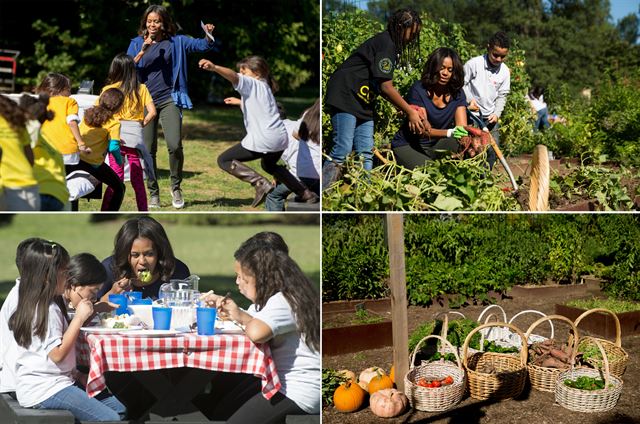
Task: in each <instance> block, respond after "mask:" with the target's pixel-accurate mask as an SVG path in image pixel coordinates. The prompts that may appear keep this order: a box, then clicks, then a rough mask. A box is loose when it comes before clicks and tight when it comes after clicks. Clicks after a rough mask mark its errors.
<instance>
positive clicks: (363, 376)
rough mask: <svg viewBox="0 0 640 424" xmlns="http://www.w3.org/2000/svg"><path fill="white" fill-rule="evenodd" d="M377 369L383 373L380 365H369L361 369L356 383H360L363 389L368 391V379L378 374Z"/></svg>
mask: <svg viewBox="0 0 640 424" xmlns="http://www.w3.org/2000/svg"><path fill="white" fill-rule="evenodd" d="M378 371H380V372H381V373H382V374H384V373H385V372H384V370H383V369H382V368H380V367H370V368H367V369H365V370H363V371H362V372H361V373H360V378H359V379H358V384H359V385H360V387H362V388H363V389H364V390H366V391H368V390H369V381H371V379H372V378H373V377H375V376H376V375H378Z"/></svg>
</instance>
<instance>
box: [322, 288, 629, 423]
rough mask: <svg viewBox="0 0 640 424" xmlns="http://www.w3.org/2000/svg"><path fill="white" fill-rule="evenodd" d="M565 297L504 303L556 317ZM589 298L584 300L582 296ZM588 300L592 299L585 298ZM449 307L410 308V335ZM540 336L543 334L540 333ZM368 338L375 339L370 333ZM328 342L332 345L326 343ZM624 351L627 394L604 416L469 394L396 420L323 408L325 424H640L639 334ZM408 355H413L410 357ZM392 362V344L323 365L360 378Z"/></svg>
mask: <svg viewBox="0 0 640 424" xmlns="http://www.w3.org/2000/svg"><path fill="white" fill-rule="evenodd" d="M579 297H581V296H578V295H576V296H572V297H568V296H566V295H548V296H547V295H545V296H536V297H531V296H526V297H525V296H522V297H520V296H518V297H515V296H514V297H513V298H507V299H503V300H501V301H500V302H499V304H500V306H502V307H503V308H504V309H505V311H506V312H507V317H508V318H511V317H512V316H513V315H514V314H516V313H517V312H519V311H522V310H524V309H537V310H539V311H541V312H544V313H546V314H553V313H554V307H555V304H556V303H564V302H566V301H567V300H570V299H572V298H579ZM582 297H585V296H582ZM586 297H591V296H590V295H589V296H586ZM483 309H484V307H483V306H468V307H465V308H461V309H458V311H460V312H463V313H464V314H465V315H466V316H467V317H469V318H473V319H477V317H478V315H479V314H480V312H481V311H482V310H483ZM445 310H446V309H445V308H444V307H442V306H440V305H435V306H431V307H429V308H423V307H415V306H410V307H409V309H408V312H407V313H408V321H409V334H411V332H412V331H413V330H414V329H415V328H416V327H418V326H419V325H420V324H422V323H424V322H426V321H430V320H432V319H434V316H435V315H436V314H437V313H438V312H441V311H445ZM335 319H337V317H336V315H335V314H328V316H326V317H325V316H324V315H323V325H330V321H332V320H335ZM534 320H535V317H534V316H527V317H526V318H523V319H522V321H518V322H517V324H518V325H519V327H520V328H521V329H523V331H526V329H527V328H528V326H529V325H530V324H531V323H532V322H533V321H534ZM543 327H544V325H541V326H540V327H539V330H540V331H539V334H543V335H546V334H547V333H546V332H545V331H546V329H545V328H543ZM536 332H537V333H538V331H536ZM556 334H557V337H559V338H560V339H562V337H563V336H564V335H565V334H566V331H565V327H564V326H563V325H562V323H558V325H557V326H556ZM368 336H369V337H375V335H373V334H369V335H368ZM325 343H327V341H325ZM622 347H623V348H624V349H625V350H626V351H627V353H628V354H629V364H628V366H627V370H626V373H625V374H624V376H623V380H624V386H623V388H622V395H621V396H620V400H619V401H618V404H617V405H616V407H615V408H614V409H613V410H611V411H609V412H604V413H596V414H586V413H578V412H572V411H569V410H567V409H564V408H563V407H561V406H559V405H557V404H555V403H554V395H553V393H546V392H539V391H535V390H530V389H529V387H528V386H527V388H526V389H525V391H524V392H523V394H522V395H521V396H520V397H519V398H518V399H512V400H505V401H501V402H492V401H478V400H475V399H471V398H469V397H468V396H465V398H463V400H462V402H461V403H460V404H458V405H457V406H456V407H454V408H453V409H452V410H449V411H447V412H440V413H429V412H420V411H413V410H408V411H407V412H405V413H404V414H403V415H401V416H400V417H397V418H393V419H383V418H378V417H376V416H374V415H373V414H372V413H371V411H370V409H369V408H368V407H366V408H363V409H361V410H360V411H357V412H354V413H340V412H338V411H336V410H335V409H334V408H333V407H332V406H327V407H325V408H324V409H323V413H322V422H323V424H331V423H336V424H337V423H340V424H342V423H353V424H369V423H418V422H420V423H438V424H445V423H447V424H450V423H465V424H475V423H478V424H480V423H483V424H484V423H492V424H493V423H500V424H503V423H505V424H508V423H514V424H515V423H518V424H522V423H525V422H526V423H536V424H544V423H547V424H561V423H567V424H577V423H580V424H582V423H585V424H614V423H616V424H617V423H621V424H622V423H640V408H638V404H639V403H640V359H639V357H640V336H639V335H634V336H628V337H624V338H623V339H622ZM407 354H408V353H407ZM392 359H393V349H392V347H391V346H389V347H385V348H380V349H368V350H363V351H360V352H356V353H348V354H342V355H336V356H323V358H322V366H323V367H324V368H333V369H345V368H346V369H350V370H353V371H355V372H356V374H358V373H359V372H360V371H361V370H363V369H365V368H367V367H370V366H374V365H376V366H380V367H382V368H385V369H386V370H387V371H388V370H389V368H390V366H391V362H392Z"/></svg>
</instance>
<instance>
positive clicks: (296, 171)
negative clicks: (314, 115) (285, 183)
mask: <svg viewBox="0 0 640 424" xmlns="http://www.w3.org/2000/svg"><path fill="white" fill-rule="evenodd" d="M303 117H304V115H303ZM283 122H284V126H285V127H286V128H287V135H288V136H289V145H288V146H287V148H286V150H285V151H284V153H282V160H283V161H285V162H286V163H287V165H288V166H289V171H290V172H291V174H293V175H295V176H296V177H298V178H312V179H318V180H319V179H320V163H321V156H322V153H321V151H320V144H316V143H314V142H312V141H307V140H298V139H296V138H295V137H294V136H293V133H294V132H295V131H298V129H299V128H300V124H301V123H302V118H300V119H298V120H297V121H292V120H290V119H284V120H283Z"/></svg>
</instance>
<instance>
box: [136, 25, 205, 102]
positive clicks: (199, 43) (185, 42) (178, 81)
mask: <svg viewBox="0 0 640 424" xmlns="http://www.w3.org/2000/svg"><path fill="white" fill-rule="evenodd" d="M169 41H170V42H171V44H172V46H173V51H172V57H173V64H172V66H171V70H172V72H173V92H172V93H171V95H172V97H173V101H174V102H175V104H176V106H178V107H179V108H181V109H192V108H193V104H192V103H191V99H190V98H189V94H188V93H187V53H198V52H206V51H209V50H213V49H214V48H215V44H213V43H212V44H209V41H208V39H207V38H191V37H189V36H186V35H174V36H173V37H171V38H170V39H169ZM143 42H144V39H143V38H142V37H141V36H137V37H135V38H132V39H131V43H130V44H129V49H128V50H127V54H128V55H129V56H131V57H135V56H136V55H137V54H138V52H139V51H140V49H142V43H143ZM215 50H217V48H216V49H215ZM144 66H145V62H144V56H142V59H140V62H138V64H137V65H136V67H137V68H144Z"/></svg>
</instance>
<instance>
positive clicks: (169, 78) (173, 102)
mask: <svg viewBox="0 0 640 424" xmlns="http://www.w3.org/2000/svg"><path fill="white" fill-rule="evenodd" d="M206 27H207V31H208V32H211V31H213V28H214V26H213V25H211V24H206ZM213 47H214V44H213V40H212V39H210V38H207V36H206V35H205V37H204V38H200V39H195V38H191V37H188V36H185V35H176V26H175V24H174V23H173V20H172V19H171V16H169V13H168V12H167V9H166V8H165V7H163V6H158V5H151V6H149V7H148V8H147V10H146V11H145V12H144V14H143V15H142V19H141V20H140V28H139V29H138V36H137V37H135V38H133V39H132V40H131V44H129V49H128V50H127V54H128V55H129V56H131V57H133V60H134V62H135V63H136V67H137V70H138V77H139V79H140V83H142V84H146V86H147V88H148V89H149V92H150V93H151V97H152V99H153V103H154V104H155V106H156V110H157V111H158V114H157V116H156V118H155V119H154V120H153V121H151V122H150V123H149V125H147V126H146V127H144V142H145V145H146V146H147V149H148V150H149V151H150V152H151V156H152V158H153V170H154V173H155V175H158V169H157V165H156V153H157V151H158V121H160V125H162V130H163V131H164V138H165V139H166V141H167V150H168V151H169V168H170V172H171V197H172V202H171V203H172V204H173V207H175V208H178V209H179V208H182V207H183V206H184V200H183V197H182V190H181V189H180V184H181V183H182V166H183V164H184V155H183V153H182V134H181V133H182V109H184V108H186V109H191V108H192V107H193V104H192V103H191V99H190V98H189V95H188V94H187V54H188V53H196V52H206V51H209V50H211V49H213ZM147 186H148V188H149V194H150V201H149V207H150V208H158V207H160V191H159V188H158V181H157V180H155V179H151V178H149V180H148V182H147Z"/></svg>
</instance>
